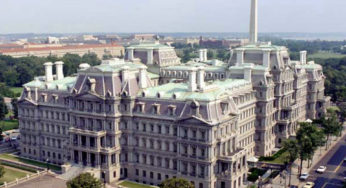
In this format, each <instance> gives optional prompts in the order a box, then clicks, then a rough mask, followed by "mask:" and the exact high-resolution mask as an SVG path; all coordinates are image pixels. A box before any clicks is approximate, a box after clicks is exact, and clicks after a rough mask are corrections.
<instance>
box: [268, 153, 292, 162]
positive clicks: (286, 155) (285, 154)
mask: <svg viewBox="0 0 346 188" xmlns="http://www.w3.org/2000/svg"><path fill="white" fill-rule="evenodd" d="M287 157H288V151H285V152H284V153H283V154H281V155H280V156H279V157H278V158H276V159H274V160H273V161H270V162H272V163H277V164H285V161H286V160H287Z"/></svg>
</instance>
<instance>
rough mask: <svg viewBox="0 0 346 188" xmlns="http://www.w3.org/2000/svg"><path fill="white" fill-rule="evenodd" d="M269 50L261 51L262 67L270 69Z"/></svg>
mask: <svg viewBox="0 0 346 188" xmlns="http://www.w3.org/2000/svg"><path fill="white" fill-rule="evenodd" d="M270 52H271V50H270V49H263V66H265V67H268V68H269V67H270Z"/></svg>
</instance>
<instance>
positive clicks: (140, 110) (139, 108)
mask: <svg viewBox="0 0 346 188" xmlns="http://www.w3.org/2000/svg"><path fill="white" fill-rule="evenodd" d="M144 105H145V104H144V103H142V102H139V103H137V109H136V110H137V112H138V113H143V112H144Z"/></svg>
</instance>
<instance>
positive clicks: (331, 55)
mask: <svg viewBox="0 0 346 188" xmlns="http://www.w3.org/2000/svg"><path fill="white" fill-rule="evenodd" d="M308 57H309V58H311V59H315V58H320V59H328V58H343V57H346V55H344V54H337V53H332V52H326V51H321V52H318V53H314V54H311V55H309V56H308Z"/></svg>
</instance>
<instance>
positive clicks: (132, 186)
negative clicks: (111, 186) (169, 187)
mask: <svg viewBox="0 0 346 188" xmlns="http://www.w3.org/2000/svg"><path fill="white" fill-rule="evenodd" d="M119 185H121V186H124V187H128V188H153V186H149V185H144V184H139V183H135V182H130V181H123V182H121V183H120V184H119Z"/></svg>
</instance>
